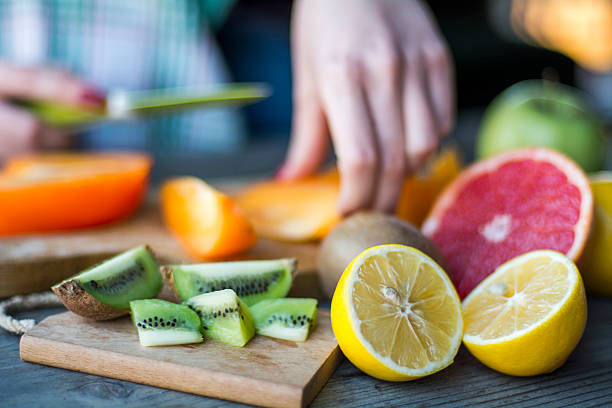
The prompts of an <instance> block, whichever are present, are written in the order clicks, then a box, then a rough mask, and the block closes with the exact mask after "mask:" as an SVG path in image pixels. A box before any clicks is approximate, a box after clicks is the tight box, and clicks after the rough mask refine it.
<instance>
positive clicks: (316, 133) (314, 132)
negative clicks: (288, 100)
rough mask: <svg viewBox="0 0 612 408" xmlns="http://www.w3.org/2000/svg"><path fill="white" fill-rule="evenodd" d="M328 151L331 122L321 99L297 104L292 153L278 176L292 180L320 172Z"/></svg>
mask: <svg viewBox="0 0 612 408" xmlns="http://www.w3.org/2000/svg"><path fill="white" fill-rule="evenodd" d="M328 152H329V141H328V137H327V125H326V123H325V116H324V114H323V111H322V110H321V107H320V105H319V102H318V101H317V100H316V99H315V98H306V99H303V100H302V101H300V102H297V103H295V104H294V113H293V130H292V135H291V142H290V143H289V152H288V154H287V159H286V161H285V163H284V164H283V166H282V167H281V169H280V170H279V171H278V173H277V178H278V179H281V180H291V179H295V178H299V177H304V176H308V175H310V174H312V173H314V172H316V170H317V169H318V168H319V166H320V165H321V163H322V162H323V161H324V160H325V159H326V157H327V153H328Z"/></svg>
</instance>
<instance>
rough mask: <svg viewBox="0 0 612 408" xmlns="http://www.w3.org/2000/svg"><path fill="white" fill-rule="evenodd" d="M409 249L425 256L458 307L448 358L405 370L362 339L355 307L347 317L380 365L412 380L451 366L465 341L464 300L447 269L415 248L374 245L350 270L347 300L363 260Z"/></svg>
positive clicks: (359, 257) (346, 291)
mask: <svg viewBox="0 0 612 408" xmlns="http://www.w3.org/2000/svg"><path fill="white" fill-rule="evenodd" d="M407 249H410V250H413V251H415V252H417V253H419V254H420V255H421V256H422V262H425V263H427V264H428V265H430V266H432V268H433V269H434V270H435V271H436V273H437V274H438V276H441V277H442V280H443V281H444V285H445V287H446V293H447V294H448V295H449V296H451V297H452V298H453V299H454V300H455V302H456V304H457V306H458V309H459V310H458V312H459V313H458V316H459V319H457V321H458V325H457V328H456V330H455V335H454V336H453V337H452V338H450V343H451V344H452V345H454V347H451V348H450V349H449V352H448V353H447V354H446V356H445V358H443V359H441V360H439V361H438V362H429V363H428V364H426V365H425V366H423V367H421V368H420V369H411V368H406V367H402V366H400V365H398V364H397V363H395V362H394V361H393V360H391V359H390V358H389V357H384V356H381V355H380V354H378V353H377V352H376V351H375V350H374V349H373V348H372V346H371V345H370V342H368V341H367V340H366V339H365V338H363V336H362V334H361V330H360V328H359V326H356V324H355V323H356V322H359V318H358V317H357V314H356V313H355V308H354V307H353V306H352V304H350V307H348V308H347V309H348V314H349V322H350V325H351V327H352V329H353V332H354V334H355V336H356V337H357V339H358V340H359V342H360V343H361V345H362V346H363V347H364V348H365V349H366V350H367V351H368V352H369V353H370V354H371V355H372V356H373V357H374V358H375V359H376V360H377V361H378V362H380V363H381V364H383V365H384V366H386V367H387V368H389V369H390V370H392V371H395V372H397V373H400V374H402V375H407V376H412V377H422V376H425V375H428V374H432V373H435V372H437V371H440V370H442V369H443V368H445V367H448V366H449V365H450V364H452V362H453V361H454V357H455V356H456V355H457V352H458V350H459V347H460V346H461V339H462V338H463V329H464V327H463V326H464V325H463V318H462V312H463V311H462V309H461V300H460V299H459V295H458V294H457V291H456V289H455V287H454V286H453V284H452V282H451V281H450V278H448V275H446V273H445V272H444V270H443V269H442V268H441V267H440V266H439V265H438V264H437V263H436V262H435V261H434V260H433V259H431V258H430V257H429V256H427V255H426V254H424V253H423V252H421V251H419V250H418V249H416V248H412V247H406V246H404V245H398V244H387V245H378V246H375V247H372V248H369V249H367V250H365V251H363V252H362V253H361V254H359V255H358V256H357V258H356V259H355V260H354V261H353V263H352V267H351V270H350V272H349V276H348V278H349V279H348V281H347V282H346V285H345V296H346V299H352V295H353V286H354V282H355V279H356V276H357V273H356V271H357V270H358V269H359V266H361V265H362V264H363V260H364V258H366V257H371V256H373V255H383V254H386V253H388V252H393V251H399V252H406V251H407Z"/></svg>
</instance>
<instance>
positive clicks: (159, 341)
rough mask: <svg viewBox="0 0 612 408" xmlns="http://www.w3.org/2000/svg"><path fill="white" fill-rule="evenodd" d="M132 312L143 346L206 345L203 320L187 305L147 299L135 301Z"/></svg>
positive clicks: (132, 304)
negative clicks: (203, 340)
mask: <svg viewBox="0 0 612 408" xmlns="http://www.w3.org/2000/svg"><path fill="white" fill-rule="evenodd" d="M130 309H131V311H132V321H133V322H134V326H136V329H137V330H138V338H139V339H140V344H142V345H143V346H169V345H174V344H189V343H201V342H202V334H201V332H200V329H201V327H202V323H201V321H200V318H199V317H198V315H197V313H195V312H194V311H193V310H191V309H190V308H188V307H187V306H184V305H177V304H175V303H170V302H166V301H165V300H160V299H143V300H133V301H131V302H130Z"/></svg>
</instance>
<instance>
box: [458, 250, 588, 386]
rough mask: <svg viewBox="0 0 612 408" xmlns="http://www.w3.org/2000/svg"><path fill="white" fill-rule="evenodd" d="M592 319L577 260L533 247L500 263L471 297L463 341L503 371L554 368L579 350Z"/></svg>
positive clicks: (465, 311)
mask: <svg viewBox="0 0 612 408" xmlns="http://www.w3.org/2000/svg"><path fill="white" fill-rule="evenodd" d="M586 318H587V306H586V297H585V293H584V286H583V284H582V279H581V277H580V273H579V272H578V269H577V268H576V265H575V264H574V263H573V262H572V261H571V260H570V259H569V258H567V257H566V256H565V255H563V254H561V253H559V252H556V251H551V250H539V251H532V252H528V253H526V254H523V255H520V256H518V257H516V258H514V259H512V260H510V261H508V262H506V263H505V264H503V265H501V266H500V267H498V268H497V269H496V270H495V272H493V273H492V274H491V275H490V276H489V277H487V278H486V279H485V280H484V281H482V282H481V283H480V284H479V285H478V286H477V287H476V288H475V289H474V290H473V291H472V292H471V293H470V295H469V296H468V297H467V298H465V300H464V301H463V319H464V322H465V333H464V336H463V342H464V344H465V345H466V346H467V348H468V350H470V352H471V353H472V354H473V355H474V356H475V357H476V358H477V359H478V360H480V361H481V362H482V363H483V364H485V365H486V366H488V367H490V368H492V369H494V370H497V371H500V372H502V373H505V374H510V375H518V376H530V375H538V374H543V373H549V372H551V371H554V370H556V369H557V368H559V367H560V366H561V365H563V363H565V361H566V360H567V358H568V357H569V355H570V354H571V352H572V350H574V348H575V347H576V345H577V344H578V341H579V340H580V337H582V333H583V332H584V328H585V325H586Z"/></svg>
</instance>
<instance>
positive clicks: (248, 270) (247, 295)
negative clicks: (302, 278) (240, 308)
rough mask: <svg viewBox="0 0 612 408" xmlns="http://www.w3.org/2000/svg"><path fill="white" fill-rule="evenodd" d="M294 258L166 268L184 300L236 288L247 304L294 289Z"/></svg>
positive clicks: (166, 275)
mask: <svg viewBox="0 0 612 408" xmlns="http://www.w3.org/2000/svg"><path fill="white" fill-rule="evenodd" d="M296 266H297V261H296V260H295V259H294V258H285V259H273V260H263V261H233V262H210V263H202V264H193V265H170V266H164V267H162V274H163V276H164V279H165V280H166V283H167V285H168V286H169V287H170V288H174V290H175V292H176V293H177V295H178V296H179V297H180V298H181V299H182V300H187V299H189V298H191V297H193V296H196V295H199V294H201V293H208V292H214V291H217V290H222V289H232V290H233V291H234V292H236V294H238V296H240V299H242V300H243V301H244V303H246V304H247V305H249V306H250V305H253V304H255V303H257V302H259V301H262V300H264V299H274V298H280V297H284V296H286V295H287V292H289V289H290V288H291V281H292V275H293V273H294V272H295V270H296Z"/></svg>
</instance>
